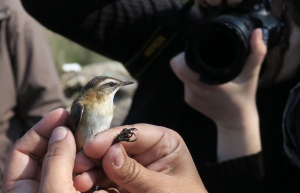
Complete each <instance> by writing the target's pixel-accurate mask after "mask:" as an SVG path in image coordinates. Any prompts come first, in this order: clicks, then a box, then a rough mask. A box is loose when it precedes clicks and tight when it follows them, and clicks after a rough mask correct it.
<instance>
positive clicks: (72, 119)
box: [67, 101, 84, 134]
mask: <svg viewBox="0 0 300 193" xmlns="http://www.w3.org/2000/svg"><path fill="white" fill-rule="evenodd" d="M83 111H84V106H83V104H82V102H81V101H77V102H76V103H74V104H73V105H72V107H71V112H70V116H69V119H68V123H67V127H68V128H70V129H71V131H72V132H73V134H76V131H77V127H78V126H79V124H80V122H81V118H82V114H83Z"/></svg>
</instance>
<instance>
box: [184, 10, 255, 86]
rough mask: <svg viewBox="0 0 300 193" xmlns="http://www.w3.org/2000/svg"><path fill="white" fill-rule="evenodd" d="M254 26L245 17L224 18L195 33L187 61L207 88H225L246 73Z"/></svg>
mask: <svg viewBox="0 0 300 193" xmlns="http://www.w3.org/2000/svg"><path fill="white" fill-rule="evenodd" d="M254 26H255V25H254V22H253V23H252V20H251V19H249V18H248V17H247V16H245V15H243V14H232V15H221V16H219V17H216V18H214V19H212V20H211V21H209V22H205V23H202V24H200V25H199V26H197V27H196V28H194V29H193V31H192V32H191V34H190V36H189V37H188V44H187V47H186V50H185V53H186V55H185V57H186V62H187V64H188V66H189V67H190V68H191V69H192V70H194V71H196V72H199V73H200V81H201V82H203V83H206V84H212V85H216V84H223V83H226V82H228V81H230V80H232V79H234V78H235V77H236V76H237V75H238V74H239V73H240V72H241V70H242V69H243V65H244V63H245V60H246V57H247V56H248V54H249V50H250V39H251V33H252V31H253V30H254V28H255V27H254Z"/></svg>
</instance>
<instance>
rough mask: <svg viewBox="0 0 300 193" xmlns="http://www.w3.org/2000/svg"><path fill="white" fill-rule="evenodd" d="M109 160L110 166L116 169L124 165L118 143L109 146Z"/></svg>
mask: <svg viewBox="0 0 300 193" xmlns="http://www.w3.org/2000/svg"><path fill="white" fill-rule="evenodd" d="M110 160H111V163H112V165H114V166H115V167H116V168H120V167H121V166H122V165H123V164H124V160H125V159H124V155H123V150H122V147H121V145H120V144H119V143H116V144H114V145H113V146H111V155H110Z"/></svg>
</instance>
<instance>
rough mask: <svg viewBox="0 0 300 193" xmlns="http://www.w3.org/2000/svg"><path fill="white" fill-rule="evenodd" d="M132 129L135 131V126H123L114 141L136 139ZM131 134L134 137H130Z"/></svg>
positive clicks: (132, 140)
mask: <svg viewBox="0 0 300 193" xmlns="http://www.w3.org/2000/svg"><path fill="white" fill-rule="evenodd" d="M134 131H137V129H136V128H130V129H127V128H124V129H123V130H122V131H121V132H120V133H119V134H118V135H117V137H116V138H115V140H114V143H119V142H121V141H126V142H134V141H136V140H137V136H136V134H135V133H134ZM132 136H134V137H135V138H134V139H130V138H131V137H132Z"/></svg>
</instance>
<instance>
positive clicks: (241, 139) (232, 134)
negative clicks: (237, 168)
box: [216, 112, 261, 162]
mask: <svg viewBox="0 0 300 193" xmlns="http://www.w3.org/2000/svg"><path fill="white" fill-rule="evenodd" d="M216 124H217V130H218V144H217V160H218V162H223V161H226V160H230V159H235V158H238V157H243V156H248V155H252V154H255V153H258V152H259V151H261V140H260V130H259V118H258V114H257V112H256V113H251V114H245V115H242V116H240V117H238V118H235V119H233V120H231V121H228V122H225V123H216Z"/></svg>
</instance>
